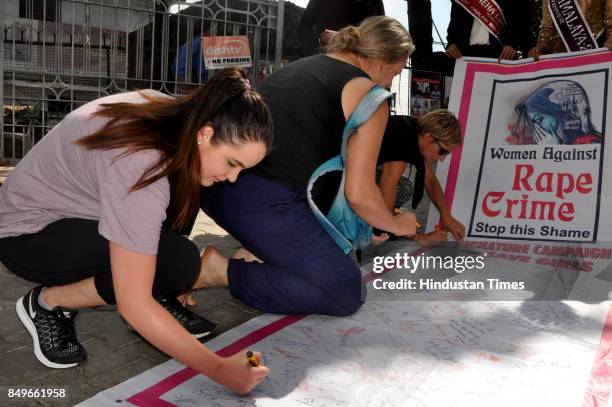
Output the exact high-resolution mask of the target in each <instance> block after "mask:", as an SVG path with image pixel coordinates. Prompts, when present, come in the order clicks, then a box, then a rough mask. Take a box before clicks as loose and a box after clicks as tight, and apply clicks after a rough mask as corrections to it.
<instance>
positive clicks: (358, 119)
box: [306, 86, 392, 254]
mask: <svg viewBox="0 0 612 407" xmlns="http://www.w3.org/2000/svg"><path fill="white" fill-rule="evenodd" d="M391 96H392V94H391V93H389V92H387V91H386V90H385V89H383V88H382V87H380V86H375V87H373V88H372V89H371V90H370V92H368V94H367V95H365V96H364V98H363V99H362V100H361V102H359V105H357V107H356V108H355V110H354V111H353V113H352V114H351V116H350V117H349V119H348V120H347V122H346V126H345V127H344V131H343V132H342V150H341V153H340V154H339V155H337V156H336V157H334V158H331V159H330V160H328V161H326V162H324V163H323V164H321V165H320V166H319V168H317V169H316V170H315V171H314V172H313V173H312V175H311V176H310V180H309V181H308V186H307V190H306V193H307V199H308V205H310V209H312V212H313V213H314V215H315V217H316V218H317V220H318V221H319V222H320V223H321V225H323V228H324V229H325V230H326V231H327V233H329V234H330V236H331V237H332V238H333V239H334V241H335V242H336V243H337V244H338V246H340V248H341V249H342V250H343V251H344V253H345V254H348V253H349V252H350V251H351V250H352V249H360V248H363V247H366V246H367V245H369V244H370V241H371V240H372V228H371V227H370V225H368V224H367V223H365V222H364V221H363V220H362V219H361V218H359V217H358V216H357V215H356V214H355V212H353V210H352V209H351V207H350V205H349V204H348V202H347V201H346V197H345V196H344V179H345V171H344V163H345V161H346V153H347V144H348V140H349V137H350V136H351V134H353V133H354V132H355V131H356V130H357V129H358V128H359V126H361V125H362V124H364V123H365V122H366V121H368V119H369V118H370V116H372V114H374V112H375V111H376V110H377V109H378V107H379V106H380V105H381V103H383V102H384V101H385V100H387V99H388V98H390V97H391ZM332 171H341V172H342V180H341V182H340V187H339V188H338V193H337V194H336V198H335V199H334V202H333V203H332V206H331V209H330V210H329V213H328V214H327V217H326V216H325V215H324V214H323V213H322V212H321V211H320V210H319V208H318V207H317V205H316V204H315V203H314V201H313V200H312V187H313V185H314V184H315V182H316V181H317V180H318V179H319V177H321V176H323V175H324V174H327V173H329V172H332Z"/></svg>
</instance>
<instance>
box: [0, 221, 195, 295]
mask: <svg viewBox="0 0 612 407" xmlns="http://www.w3.org/2000/svg"><path fill="white" fill-rule="evenodd" d="M0 261H2V263H3V264H4V265H5V266H6V267H7V268H8V269H9V271H10V272H12V273H13V274H15V275H17V276H19V277H21V278H23V279H25V280H29V281H33V282H35V283H39V284H44V285H52V286H53V285H65V284H70V283H75V282H77V281H81V280H84V279H86V278H89V277H94V281H95V285H96V290H97V291H98V294H99V295H100V297H102V299H103V300H104V301H106V302H107V303H108V304H115V303H116V301H115V293H114V290H113V280H112V275H111V267H110V253H109V244H108V240H106V239H105V238H104V237H102V236H101V235H100V234H99V233H98V222H97V221H93V220H83V219H62V220H58V221H56V222H53V223H51V224H49V225H48V226H47V227H45V228H44V229H43V230H41V231H40V232H37V233H32V234H27V235H21V236H16V237H7V238H3V239H0ZM199 271H200V255H199V252H198V248H197V247H196V245H195V244H194V243H192V242H191V241H189V239H187V238H186V237H184V236H181V235H180V234H178V233H176V232H171V231H167V230H162V233H161V237H160V241H159V249H158V255H157V270H156V271H155V280H154V282H153V295H155V296H163V295H176V294H178V293H180V292H182V291H185V290H187V289H189V287H191V285H192V283H193V282H194V281H195V279H196V278H197V276H198V273H199Z"/></svg>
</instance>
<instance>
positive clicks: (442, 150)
mask: <svg viewBox="0 0 612 407" xmlns="http://www.w3.org/2000/svg"><path fill="white" fill-rule="evenodd" d="M433 139H434V141H435V142H436V144H437V145H438V155H441V156H445V155H449V154H450V151H448V150H447V149H445V148H444V147H442V145H441V144H440V142H439V141H438V139H437V138H435V137H433Z"/></svg>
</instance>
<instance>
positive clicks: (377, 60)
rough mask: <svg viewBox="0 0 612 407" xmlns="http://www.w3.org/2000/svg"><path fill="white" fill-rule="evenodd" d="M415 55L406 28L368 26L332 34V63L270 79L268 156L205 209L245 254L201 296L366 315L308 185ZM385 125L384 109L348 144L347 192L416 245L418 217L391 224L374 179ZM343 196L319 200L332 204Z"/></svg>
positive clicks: (377, 20)
mask: <svg viewBox="0 0 612 407" xmlns="http://www.w3.org/2000/svg"><path fill="white" fill-rule="evenodd" d="M413 50H414V45H413V43H412V39H411V37H410V35H409V34H408V32H407V31H406V29H405V28H404V27H403V26H402V25H401V24H400V23H399V22H397V21H396V20H394V19H392V18H389V17H384V16H378V17H370V18H368V19H366V20H364V21H363V22H362V23H361V24H360V25H359V26H358V27H352V26H349V27H346V28H344V29H342V30H340V31H339V32H338V33H337V34H335V35H334V36H333V37H332V39H331V40H330V43H329V45H328V48H327V53H326V54H321V55H315V56H312V57H308V58H304V59H301V60H298V61H296V62H294V63H292V64H290V65H288V66H286V67H284V68H283V69H281V70H279V71H277V72H275V73H273V74H272V75H270V76H268V77H267V78H266V80H264V82H263V83H262V85H261V87H260V91H261V92H262V94H263V95H264V98H265V100H266V102H267V103H268V105H269V106H270V110H271V111H272V115H273V119H274V127H275V132H274V137H275V142H274V145H273V147H272V150H271V153H270V155H269V156H268V157H267V158H266V159H265V160H264V161H263V162H262V164H261V165H259V166H258V167H257V168H256V169H255V170H254V171H253V172H252V173H250V174H246V175H244V176H243V177H241V178H240V179H239V180H238V182H236V184H235V185H233V186H228V185H218V186H214V187H212V188H206V189H205V191H204V192H203V194H202V209H203V210H204V211H205V212H207V213H208V214H209V216H211V217H212V218H213V219H214V220H215V221H216V222H217V223H218V224H219V225H220V226H222V227H223V228H225V229H226V230H227V231H228V232H229V233H230V234H232V235H233V236H234V237H236V238H237V239H238V240H239V241H240V242H241V243H242V245H243V246H244V249H243V250H241V251H240V252H239V253H237V255H236V256H235V257H236V258H235V259H231V260H229V261H227V260H226V261H224V262H223V263H221V262H220V267H218V268H217V269H216V270H215V272H214V273H213V274H212V275H208V277H209V280H208V281H204V280H203V279H201V280H200V281H198V282H197V283H196V287H202V286H208V285H228V286H229V289H230V291H231V292H232V294H233V295H234V296H236V297H238V298H239V299H241V300H242V301H244V302H245V303H247V304H249V305H251V306H253V307H255V308H258V309H260V310H263V311H266V312H275V313H282V314H295V313H298V314H310V313H317V314H327V315H350V314H353V313H354V312H356V311H357V310H358V309H359V307H360V306H361V305H362V303H363V300H364V298H363V295H362V283H361V275H360V271H359V269H358V268H357V266H356V265H355V264H354V263H353V261H352V260H351V258H350V257H349V256H346V255H345V254H344V253H343V251H342V250H341V249H340V248H339V247H338V246H337V245H336V243H335V242H334V241H333V240H332V238H331V237H330V236H329V235H328V234H327V233H326V232H325V230H324V229H323V227H322V226H321V225H320V224H319V223H318V221H317V220H316V218H315V216H314V215H313V213H312V212H311V210H310V208H309V206H308V204H307V201H306V185H307V183H308V180H309V178H310V176H311V175H312V173H313V171H314V170H315V169H316V168H317V167H318V166H319V165H321V164H322V163H324V162H325V161H327V160H328V159H330V158H332V157H334V156H336V155H338V154H339V153H340V146H341V139H342V130H343V128H344V126H345V124H346V119H347V118H348V117H349V115H350V114H351V113H352V111H353V110H354V109H355V107H356V106H357V104H358V103H359V102H360V101H361V100H362V98H363V97H364V95H366V94H367V93H368V91H370V89H372V87H374V86H375V85H381V86H383V87H389V86H390V85H391V81H392V80H393V77H395V76H396V75H397V74H399V73H400V72H401V70H402V69H403V68H404V66H405V64H406V60H407V58H408V56H409V55H410V53H412V51H413ZM388 117H389V107H388V105H387V104H386V103H383V105H381V106H380V108H379V109H378V110H377V111H376V112H375V113H374V114H373V115H372V117H371V118H370V119H369V120H368V121H367V122H366V123H365V124H363V125H362V126H361V127H360V128H359V130H358V131H357V132H356V134H354V135H353V136H351V139H350V142H349V145H348V159H347V162H346V187H345V191H344V192H345V194H346V197H347V199H348V202H349V204H350V206H351V207H352V208H353V210H354V211H355V212H356V213H357V215H358V216H360V217H361V218H362V219H363V220H365V221H366V222H368V223H369V224H371V225H372V226H374V227H377V228H380V229H383V230H387V231H390V232H391V233H394V234H396V235H400V236H407V235H408V236H409V235H414V233H415V222H416V219H415V215H414V214H413V213H403V214H401V215H399V216H393V215H392V214H391V212H390V211H389V210H388V208H387V206H386V204H385V201H384V199H383V196H382V194H381V192H380V189H379V188H378V186H377V185H376V180H375V174H376V161H377V157H378V152H379V149H380V144H381V140H382V136H383V133H384V129H385V127H386V124H387V118H388ZM336 189H337V184H336V185H331V191H328V190H326V188H323V190H317V191H313V195H318V196H319V197H320V198H321V200H325V196H328V195H330V192H331V194H335V192H336ZM215 257H217V258H218V257H219V255H218V254H216V255H215ZM213 276H214V279H215V281H214V282H212V281H211V280H212V279H213Z"/></svg>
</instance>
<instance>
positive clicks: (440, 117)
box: [419, 109, 462, 149]
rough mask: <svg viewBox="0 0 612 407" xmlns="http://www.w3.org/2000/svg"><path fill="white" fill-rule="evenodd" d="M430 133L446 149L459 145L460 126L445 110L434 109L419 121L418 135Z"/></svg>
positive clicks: (453, 116) (452, 115)
mask: <svg viewBox="0 0 612 407" xmlns="http://www.w3.org/2000/svg"><path fill="white" fill-rule="evenodd" d="M425 133H431V134H432V136H433V137H434V138H435V139H436V140H437V141H438V142H439V143H440V144H441V145H442V147H446V148H449V149H451V148H455V147H457V146H459V145H461V142H462V140H461V125H460V124H459V120H457V118H456V117H455V115H454V114H452V113H451V112H449V111H448V110H446V109H436V110H432V111H431V112H428V113H427V114H425V115H424V116H423V117H421V119H420V120H419V135H423V134H425Z"/></svg>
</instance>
